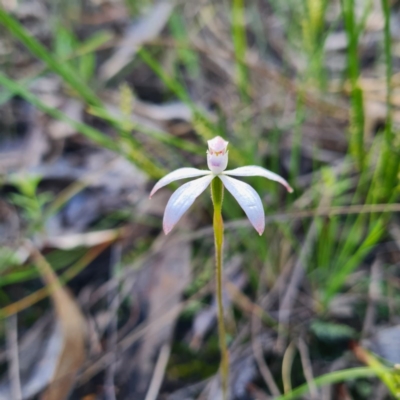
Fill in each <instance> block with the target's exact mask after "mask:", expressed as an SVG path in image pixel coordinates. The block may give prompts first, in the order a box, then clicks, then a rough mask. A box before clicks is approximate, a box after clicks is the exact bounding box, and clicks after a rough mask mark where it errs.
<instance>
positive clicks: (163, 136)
mask: <svg viewBox="0 0 400 400" xmlns="http://www.w3.org/2000/svg"><path fill="white" fill-rule="evenodd" d="M89 112H90V113H91V114H93V115H95V116H97V117H99V118H102V119H104V120H106V121H108V122H111V123H112V124H115V125H117V124H121V125H123V126H124V127H125V128H126V129H128V130H134V129H136V130H138V131H139V132H142V133H144V134H145V135H148V136H150V137H152V138H154V139H156V140H158V141H160V142H162V143H165V144H167V145H170V146H173V147H176V148H178V149H181V150H185V151H188V152H190V153H193V154H204V148H203V146H202V147H201V148H200V146H197V145H195V144H193V143H191V142H189V141H187V140H183V139H180V138H178V137H175V136H173V135H171V134H170V133H169V132H163V131H157V130H155V129H150V128H148V127H146V126H143V125H141V124H139V123H137V122H134V121H132V120H131V119H129V118H127V117H124V116H117V115H111V114H110V113H109V112H108V111H106V110H104V109H103V108H99V107H90V109H89Z"/></svg>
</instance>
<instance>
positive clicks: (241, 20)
mask: <svg viewBox="0 0 400 400" xmlns="http://www.w3.org/2000/svg"><path fill="white" fill-rule="evenodd" d="M245 11H246V9H245V6H244V0H233V1H232V39H233V48H234V51H235V62H236V66H235V67H236V84H237V86H238V88H239V91H240V94H241V96H242V100H243V101H244V102H248V101H249V100H250V96H249V94H248V89H249V88H248V82H249V80H248V70H247V66H246V64H245V59H246V50H247V38H246V15H245Z"/></svg>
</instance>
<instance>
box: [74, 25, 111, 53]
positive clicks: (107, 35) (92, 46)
mask: <svg viewBox="0 0 400 400" xmlns="http://www.w3.org/2000/svg"><path fill="white" fill-rule="evenodd" d="M113 37H114V35H113V34H112V33H111V32H110V31H107V30H104V31H99V32H96V33H94V34H93V35H91V36H89V37H88V38H87V39H86V40H85V41H84V42H83V43H80V44H79V46H78V47H77V48H76V49H75V50H74V52H73V54H72V56H73V57H79V56H83V55H86V54H90V53H94V52H95V51H96V50H98V49H99V48H100V47H102V46H104V45H105V44H106V43H107V42H109V41H110V40H111V39H112V38H113Z"/></svg>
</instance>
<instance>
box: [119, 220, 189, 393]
mask: <svg viewBox="0 0 400 400" xmlns="http://www.w3.org/2000/svg"><path fill="white" fill-rule="evenodd" d="M184 221H186V220H185V219H184ZM162 235H163V234H162ZM173 241H174V235H170V236H168V237H166V238H165V237H164V236H163V237H162V238H161V243H160V247H159V248H158V249H157V251H156V253H155V254H154V255H153V256H151V257H150V258H149V260H148V261H146V262H145V265H143V268H142V269H141V271H140V274H139V276H138V279H137V281H136V282H135V286H134V290H133V291H132V293H133V294H134V295H138V296H139V298H140V302H141V303H142V304H143V306H144V308H145V309H146V324H148V327H149V328H148V330H147V333H146V335H145V337H144V339H143V341H142V343H141V345H140V347H139V349H138V351H137V353H135V355H134V358H132V353H131V352H130V351H127V352H125V353H124V354H123V355H122V357H121V361H120V365H121V367H122V369H121V370H120V372H119V374H118V375H119V378H120V379H121V380H122V381H123V382H121V383H123V386H126V385H125V384H124V383H125V382H129V384H128V386H130V390H129V389H128V391H129V392H128V393H124V389H123V388H121V393H120V396H121V398H129V399H136V398H137V399H141V398H145V394H146V391H147V389H148V385H149V382H150V380H151V378H152V375H153V372H154V360H155V359H157V356H158V354H159V352H160V349H161V348H162V346H163V345H165V344H168V343H169V342H170V341H171V338H172V334H173V329H174V325H175V321H176V317H177V315H175V316H173V317H171V318H168V319H165V320H162V316H163V315H165V314H166V313H168V312H169V311H170V310H172V309H173V308H174V307H176V306H177V305H178V304H179V303H180V301H181V297H182V293H183V290H184V289H185V287H186V286H187V285H188V283H189V282H190V279H191V271H190V258H191V245H190V243H178V244H176V243H175V244H174V243H173ZM133 359H134V362H133ZM133 377H134V378H133ZM135 378H136V379H135ZM124 396H125V397H124Z"/></svg>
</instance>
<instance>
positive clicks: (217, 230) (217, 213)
mask: <svg viewBox="0 0 400 400" xmlns="http://www.w3.org/2000/svg"><path fill="white" fill-rule="evenodd" d="M211 197H212V201H213V204H214V219H213V225H214V238H215V267H216V282H217V285H216V286H217V288H216V289H217V302H218V335H219V346H220V350H221V365H220V373H221V386H222V398H223V399H224V400H228V381H229V353H228V348H227V346H226V329H225V322H224V305H223V302H222V269H223V258H222V250H223V245H224V222H223V220H222V213H221V210H222V201H223V198H224V185H223V184H222V182H221V180H220V179H219V178H214V179H213V181H212V182H211Z"/></svg>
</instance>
